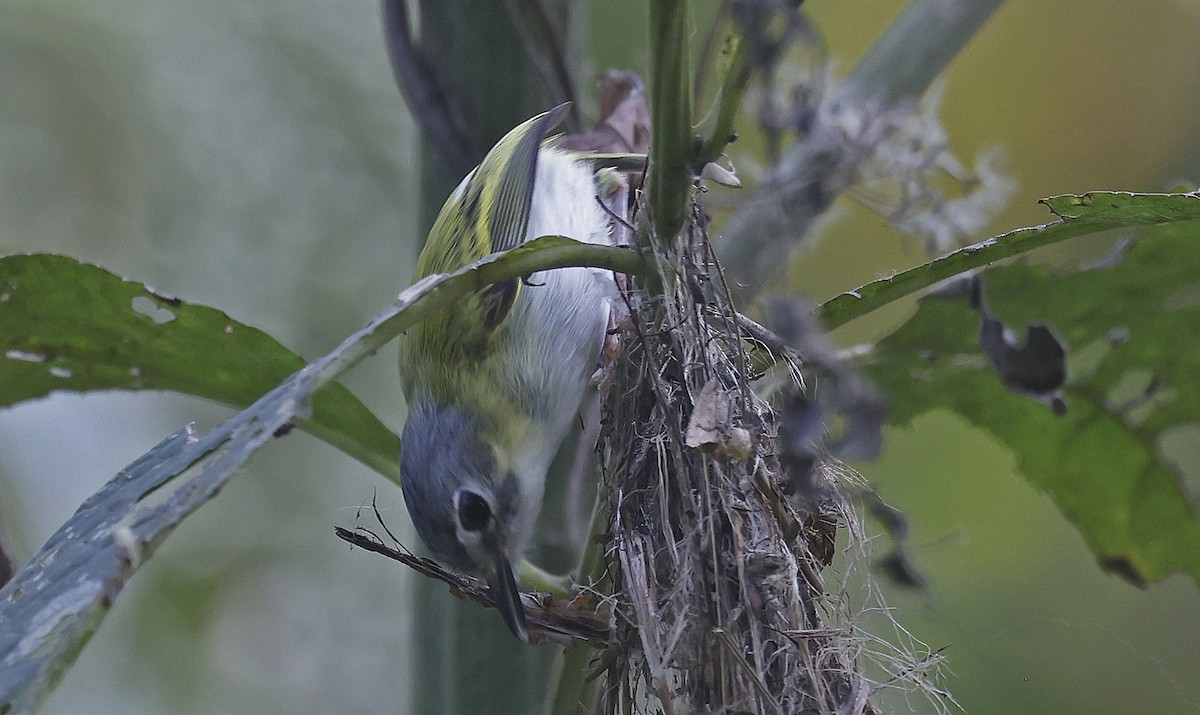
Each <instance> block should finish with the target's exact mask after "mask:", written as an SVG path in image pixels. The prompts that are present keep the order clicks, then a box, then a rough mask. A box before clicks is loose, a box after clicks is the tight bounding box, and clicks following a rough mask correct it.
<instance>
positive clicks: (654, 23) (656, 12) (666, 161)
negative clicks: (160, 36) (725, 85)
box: [647, 0, 696, 245]
mask: <svg viewBox="0 0 1200 715" xmlns="http://www.w3.org/2000/svg"><path fill="white" fill-rule="evenodd" d="M690 20H691V13H690V11H689V3H688V0H651V1H650V120H651V127H652V131H653V136H652V137H651V144H650V166H649V169H648V177H647V184H648V186H647V190H648V191H649V194H650V201H649V206H648V211H649V218H650V235H652V236H655V237H657V238H658V239H659V240H660V241H663V242H665V245H670V242H673V241H674V240H675V237H676V235H677V234H678V233H679V230H680V229H681V228H682V227H683V222H684V218H685V217H686V216H687V211H688V204H689V201H690V199H691V187H692V179H693V177H692V172H691V163H692V161H691V160H692V154H693V152H694V149H695V146H694V145H695V141H696V140H695V138H694V136H693V132H692V73H691V64H690V62H691V52H690V49H689V47H690V42H689V37H690V35H691V32H690V27H689V22H690Z"/></svg>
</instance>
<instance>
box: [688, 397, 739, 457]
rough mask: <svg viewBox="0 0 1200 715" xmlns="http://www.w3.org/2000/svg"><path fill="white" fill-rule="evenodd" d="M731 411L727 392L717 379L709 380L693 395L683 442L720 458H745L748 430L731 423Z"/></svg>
mask: <svg viewBox="0 0 1200 715" xmlns="http://www.w3.org/2000/svg"><path fill="white" fill-rule="evenodd" d="M734 414H735V411H734V405H733V401H732V399H731V395H730V394H729V392H728V391H726V390H722V389H721V386H720V384H719V382H718V381H717V380H709V381H708V382H707V383H705V385H704V387H703V388H701V390H700V396H699V397H697V398H696V404H695V406H694V408H693V409H692V417H691V419H690V420H688V427H687V433H686V434H685V435H684V443H685V444H686V445H687V446H688V447H691V448H693V449H699V450H701V451H703V452H705V453H707V454H710V455H712V456H713V457H715V458H716V459H719V460H722V461H740V460H745V459H747V458H748V457H749V456H750V451H751V447H752V444H751V439H750V431H749V430H747V429H746V428H744V427H738V426H736V425H735V424H733V418H734Z"/></svg>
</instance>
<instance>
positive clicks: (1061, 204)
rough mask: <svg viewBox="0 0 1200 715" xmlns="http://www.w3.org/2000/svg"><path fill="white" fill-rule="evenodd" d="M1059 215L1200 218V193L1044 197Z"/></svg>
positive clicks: (1150, 221) (1123, 220) (1131, 220)
mask: <svg viewBox="0 0 1200 715" xmlns="http://www.w3.org/2000/svg"><path fill="white" fill-rule="evenodd" d="M1039 203H1043V204H1046V206H1048V207H1049V208H1050V210H1051V211H1053V212H1054V215H1055V216H1058V217H1060V218H1064V219H1076V220H1083V221H1107V222H1112V223H1119V224H1122V225H1127V226H1132V225H1142V226H1151V225H1154V224H1159V223H1171V222H1174V221H1191V220H1194V219H1200V195H1197V194H1196V193H1187V194H1132V193H1129V192H1128V191H1089V192H1088V193H1086V194H1080V195H1078V196H1077V195H1075V194H1065V195H1063V196H1051V197H1050V198H1048V199H1042V200H1041V201H1040V202H1039Z"/></svg>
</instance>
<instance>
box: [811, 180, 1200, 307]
mask: <svg viewBox="0 0 1200 715" xmlns="http://www.w3.org/2000/svg"><path fill="white" fill-rule="evenodd" d="M1041 203H1043V204H1046V206H1048V207H1049V208H1050V210H1051V211H1052V212H1054V214H1055V215H1057V216H1058V217H1059V219H1060V220H1058V221H1054V222H1052V223H1047V224H1043V225H1041V226H1031V227H1028V228H1019V229H1017V230H1015V231H1010V232H1008V233H1006V234H1003V235H1001V236H996V237H995V238H989V239H988V240H986V241H981V242H980V243H976V244H974V245H971V246H966V247H964V248H960V249H958V250H957V251H953V252H951V253H947V254H946V255H944V256H941V257H939V258H936V259H934V260H932V261H930V262H929V263H926V264H924V265H920V266H917V267H916V268H910V269H909V270H906V271H901V272H900V273H897V274H896V275H894V276H890V277H888V278H881V279H880V280H877V281H872V282H870V283H868V284H866V285H864V286H862V287H860V288H858V289H857V290H852V291H848V292H846V293H842V294H841V295H839V296H835V297H834V298H832V299H830V300H828V301H826V302H825V303H824V304H822V305H821V307H820V309H819V311H818V312H819V315H820V318H821V322H822V323H823V324H824V325H825V327H826V328H827V329H829V330H833V329H834V328H837V327H838V326H841V325H844V324H846V323H848V322H850V321H851V320H854V319H855V318H859V317H862V316H864V315H866V314H867V313H870V312H871V311H873V310H878V309H879V308H881V307H883V306H885V305H887V304H888V303H891V302H893V301H895V300H899V299H900V298H903V297H905V296H907V295H911V294H913V293H916V292H917V291H919V290H922V289H924V288H928V287H929V286H931V285H933V284H935V283H937V282H938V281H941V280H945V279H946V278H949V277H951V276H955V275H958V274H959V273H962V272H964V271H969V270H972V269H975V268H980V267H982V266H986V265H988V264H989V263H992V262H993V261H998V260H1000V259H1002V258H1009V257H1012V256H1017V255H1020V254H1022V253H1027V252H1029V251H1032V250H1033V249H1035V248H1041V247H1042V246H1048V245H1050V244H1052V243H1058V242H1059V241H1065V240H1067V239H1069V238H1075V237H1077V236H1084V235H1087V234H1093V233H1100V232H1102V231H1107V230H1109V229H1114V228H1124V227H1129V226H1151V225H1155V224H1162V223H1172V222H1177V221H1194V220H1196V219H1200V196H1198V195H1197V194H1196V193H1186V194H1131V193H1128V192H1118V191H1093V192H1090V193H1087V194H1082V195H1079V196H1076V195H1074V194H1066V195H1063V196H1051V197H1050V198H1046V199H1042V200H1041Z"/></svg>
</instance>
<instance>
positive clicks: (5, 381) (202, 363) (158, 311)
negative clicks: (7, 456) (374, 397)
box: [0, 254, 400, 477]
mask: <svg viewBox="0 0 1200 715" xmlns="http://www.w3.org/2000/svg"><path fill="white" fill-rule="evenodd" d="M304 365H305V361H304V359H303V358H301V357H300V356H299V355H297V354H296V353H294V352H292V351H291V350H288V349H287V348H285V347H284V346H282V345H280V344H279V342H277V341H276V340H275V339H274V338H272V337H271V336H269V335H267V334H266V333H264V332H263V331H261V330H258V329H257V328H252V327H250V326H248V325H244V324H242V323H239V322H237V321H236V320H233V319H232V318H230V317H229V316H228V315H226V314H225V313H222V312H221V311H219V310H216V309H214V308H209V307H205V306H201V305H191V304H188V303H185V302H183V301H182V300H179V299H178V298H173V297H171V296H167V295H163V294H162V293H159V292H157V291H155V290H154V289H152V288H150V287H149V286H146V285H143V284H141V283H136V282H133V281H127V280H123V279H122V278H120V277H119V276H116V275H114V274H112V273H110V272H108V271H106V270H104V269H103V268H100V267H98V266H94V265H90V264H86V263H80V262H79V261H77V260H75V259H73V258H69V257H67V256H58V255H51V254H32V255H18V256H6V257H4V258H0V406H7V405H12V404H15V403H17V402H21V401H23V400H29V399H33V398H36V397H42V396H45V395H47V394H49V393H50V392H52V391H54V390H71V391H76V392H86V391H90V390H173V391H176V392H183V393H186V394H189V395H196V396H199V397H205V398H208V399H210V400H215V401H217V402H222V403H224V404H227V405H231V406H234V407H245V406H247V405H249V404H250V403H252V402H254V401H255V400H256V399H258V398H259V397H260V396H261V395H263V394H264V393H265V392H267V391H268V390H270V389H271V388H272V387H274V386H275V385H277V384H279V383H280V382H281V381H282V380H283V379H284V378H286V377H287V376H288V375H290V374H292V373H294V372H295V371H297V370H299V369H300V368H302V367H304ZM300 426H301V427H302V428H303V429H305V430H306V431H308V432H310V433H312V434H313V435H315V436H316V437H319V438H320V439H323V440H325V441H326V442H329V443H330V444H332V445H334V446H336V447H338V448H339V449H342V450H343V451H345V452H346V453H347V454H350V455H351V456H353V457H355V458H357V459H359V460H360V461H362V462H363V463H364V464H366V465H368V466H370V467H372V468H374V469H375V470H377V471H379V472H380V473H382V474H385V475H389V476H392V477H395V475H396V472H397V467H396V455H397V454H399V453H400V446H399V439H398V438H397V437H396V435H395V434H393V433H392V431H391V430H389V429H388V428H387V427H386V426H384V425H383V423H382V422H380V421H379V419H378V418H377V417H375V415H374V414H372V413H371V411H370V410H368V409H367V408H366V407H365V406H364V405H363V404H362V403H361V402H360V401H359V400H358V399H357V398H356V397H354V395H352V394H351V393H350V392H349V391H348V390H346V389H345V388H344V387H342V386H341V385H337V384H333V385H329V386H328V387H326V388H325V389H324V390H322V391H321V392H319V393H317V395H316V396H315V397H314V398H313V401H312V411H311V415H310V416H308V418H307V419H306V420H303V421H300Z"/></svg>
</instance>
